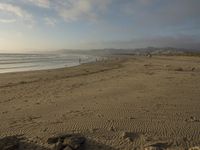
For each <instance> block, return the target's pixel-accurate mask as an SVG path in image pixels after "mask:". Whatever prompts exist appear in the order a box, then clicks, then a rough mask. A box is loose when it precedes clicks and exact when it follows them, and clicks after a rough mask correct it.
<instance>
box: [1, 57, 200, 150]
mask: <svg viewBox="0 0 200 150" xmlns="http://www.w3.org/2000/svg"><path fill="white" fill-rule="evenodd" d="M0 122H1V123H0V137H5V136H9V135H22V136H24V137H26V138H27V142H28V143H29V144H32V145H34V146H35V147H36V145H37V146H38V147H37V148H38V149H42V148H41V147H43V148H44V147H45V148H50V147H51V146H50V145H48V144H47V142H46V141H47V139H48V138H49V137H51V136H53V135H56V134H58V133H80V134H82V135H84V136H85V137H86V138H87V149H89V150H90V149H91V150H93V149H122V150H132V149H146V150H147V149H153V148H161V149H189V148H191V147H195V146H200V57H187V56H155V57H152V58H146V57H139V56H129V57H120V58H116V59H112V60H107V61H102V62H97V63H89V64H83V65H81V66H77V67H71V68H63V69H54V70H44V71H31V72H21V73H6V74H0Z"/></svg>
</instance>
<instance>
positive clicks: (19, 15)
mask: <svg viewBox="0 0 200 150" xmlns="http://www.w3.org/2000/svg"><path fill="white" fill-rule="evenodd" d="M0 12H1V13H2V14H4V15H5V16H7V17H8V16H9V19H8V18H6V19H1V22H3V23H6V22H7V23H8V22H10V23H11V22H15V21H16V20H17V19H21V20H24V21H25V22H29V23H33V17H32V15H31V14H29V13H28V12H26V11H25V10H23V9H21V8H20V7H19V6H16V5H13V4H7V3H0Z"/></svg>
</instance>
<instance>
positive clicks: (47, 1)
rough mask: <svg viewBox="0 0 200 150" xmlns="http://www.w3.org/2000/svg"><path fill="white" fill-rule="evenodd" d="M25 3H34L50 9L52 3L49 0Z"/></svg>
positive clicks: (28, 0) (27, 0)
mask: <svg viewBox="0 0 200 150" xmlns="http://www.w3.org/2000/svg"><path fill="white" fill-rule="evenodd" d="M25 2H29V3H32V4H34V5H36V6H38V7H43V8H49V7H50V1H49V0H26V1H25Z"/></svg>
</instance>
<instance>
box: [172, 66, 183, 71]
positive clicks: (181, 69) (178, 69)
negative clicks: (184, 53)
mask: <svg viewBox="0 0 200 150" xmlns="http://www.w3.org/2000/svg"><path fill="white" fill-rule="evenodd" d="M174 71H183V68H182V67H178V68H175V69H174Z"/></svg>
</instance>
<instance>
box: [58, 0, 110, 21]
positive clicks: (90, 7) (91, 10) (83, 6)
mask: <svg viewBox="0 0 200 150" xmlns="http://www.w3.org/2000/svg"><path fill="white" fill-rule="evenodd" d="M110 1H111V0H101V1H99V0H76V1H74V0H67V1H66V0H65V1H62V2H61V1H60V2H59V3H56V4H55V5H56V6H57V7H56V11H57V13H58V15H59V16H61V17H62V18H63V19H64V20H65V21H67V22H70V21H77V20H90V21H94V20H96V19H97V18H98V17H99V14H101V13H103V11H105V10H106V8H107V6H108V4H109V3H110Z"/></svg>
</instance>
